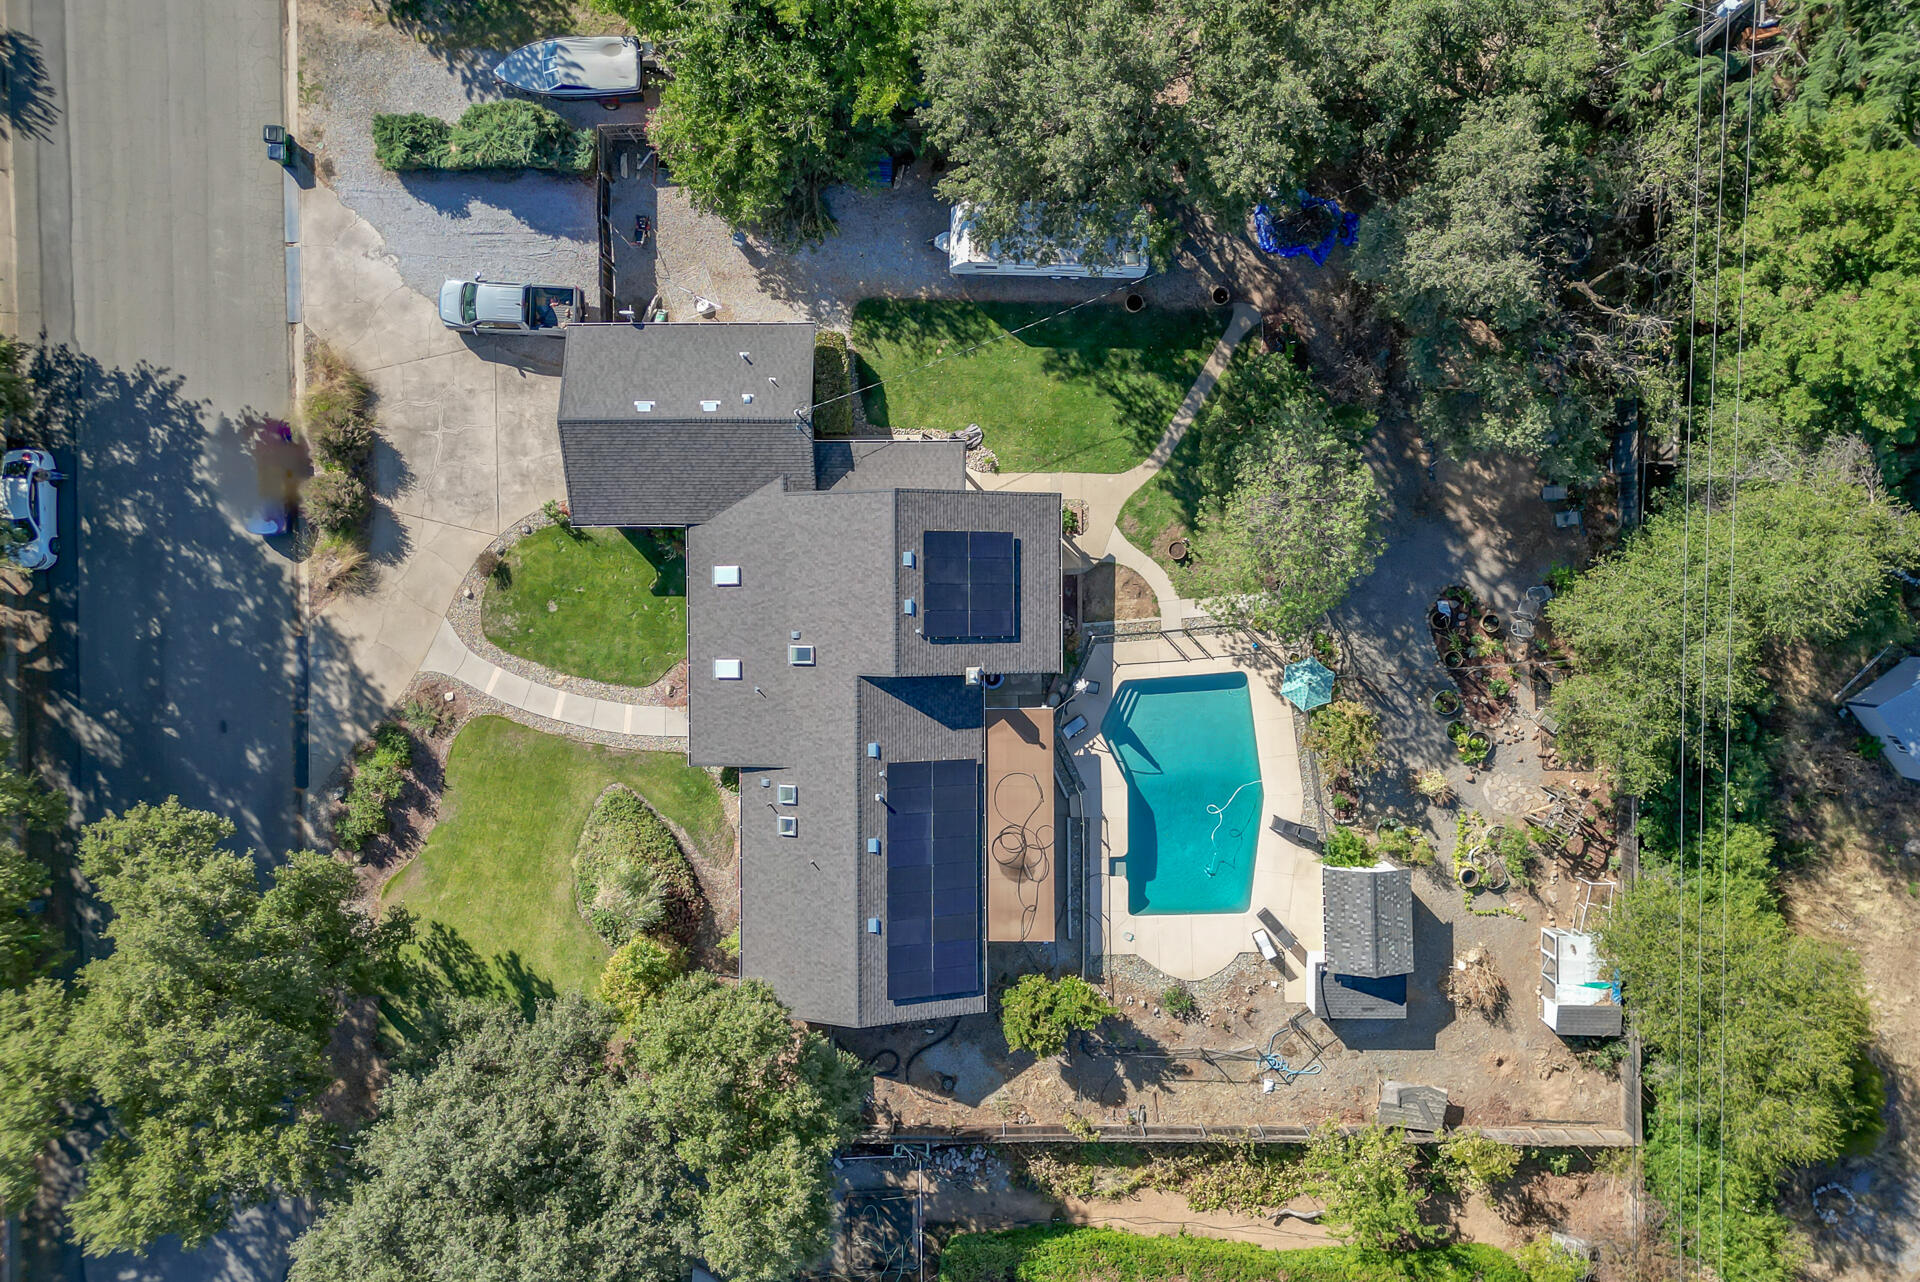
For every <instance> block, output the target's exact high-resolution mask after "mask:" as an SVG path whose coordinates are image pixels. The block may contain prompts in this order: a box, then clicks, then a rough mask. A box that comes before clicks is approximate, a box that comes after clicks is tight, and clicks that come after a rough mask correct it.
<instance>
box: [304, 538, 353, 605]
mask: <svg viewBox="0 0 1920 1282" xmlns="http://www.w3.org/2000/svg"><path fill="white" fill-rule="evenodd" d="M366 568H367V550H366V548H364V547H362V546H361V545H360V544H359V543H357V542H356V541H355V540H354V539H353V538H351V537H350V536H348V535H345V534H328V535H326V536H324V537H322V538H321V539H320V540H319V541H318V542H316V543H315V544H314V545H313V553H312V555H311V556H309V557H308V558H307V573H308V578H309V580H310V581H311V582H312V584H313V588H314V591H316V592H319V593H323V594H324V593H328V592H334V591H338V590H342V589H346V588H351V587H354V586H356V585H357V584H358V583H360V582H361V572H362V571H364V570H365V569H366Z"/></svg>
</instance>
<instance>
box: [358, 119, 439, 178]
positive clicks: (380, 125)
mask: <svg viewBox="0 0 1920 1282" xmlns="http://www.w3.org/2000/svg"><path fill="white" fill-rule="evenodd" d="M452 133H453V127H452V126H451V125H449V124H447V122H446V121H444V120H441V119H439V118H438V117H436V116H427V115H422V114H421V113H420V112H417V111H409V112H407V113H405V114H403V115H376V116H375V117H374V118H373V157H374V159H375V160H378V161H379V162H380V164H381V167H382V168H385V169H391V170H393V171H395V172H396V173H397V172H400V171H402V170H407V169H443V168H445V167H446V163H447V143H448V140H449V138H450V136H451V135H452Z"/></svg>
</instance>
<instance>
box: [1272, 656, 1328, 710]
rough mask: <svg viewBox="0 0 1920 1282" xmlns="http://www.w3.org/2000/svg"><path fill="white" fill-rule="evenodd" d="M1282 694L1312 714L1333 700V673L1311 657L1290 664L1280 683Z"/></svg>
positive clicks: (1299, 707)
mask: <svg viewBox="0 0 1920 1282" xmlns="http://www.w3.org/2000/svg"><path fill="white" fill-rule="evenodd" d="M1280 693H1281V694H1283V695H1285V696H1286V697H1287V698H1288V699H1291V700H1292V701H1293V706H1294V707H1296V708H1298V709H1300V711H1302V712H1312V711H1313V710H1314V709H1315V708H1317V707H1319V706H1320V705H1321V704H1323V703H1326V702H1328V701H1329V700H1331V699H1332V698H1333V673H1332V672H1330V671H1328V670H1327V665H1326V664H1324V663H1322V662H1320V660H1318V659H1315V658H1313V657H1311V656H1309V657H1307V658H1305V659H1302V660H1300V662H1298V663H1289V664H1288V665H1287V670H1286V673H1285V676H1284V679H1283V680H1282V681H1281V683H1280Z"/></svg>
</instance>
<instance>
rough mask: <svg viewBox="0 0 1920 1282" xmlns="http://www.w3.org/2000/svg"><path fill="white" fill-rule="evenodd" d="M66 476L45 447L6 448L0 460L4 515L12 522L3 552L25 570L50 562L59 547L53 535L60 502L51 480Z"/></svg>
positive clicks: (43, 566)
mask: <svg viewBox="0 0 1920 1282" xmlns="http://www.w3.org/2000/svg"><path fill="white" fill-rule="evenodd" d="M66 479H67V478H66V477H65V475H63V474H62V473H61V472H60V471H59V470H58V469H57V468H55V467H54V464H53V455H51V454H49V453H47V452H46V451H45V450H8V451H7V453H6V456H5V458H4V460H0V482H4V484H5V486H6V491H7V517H8V519H10V520H11V521H12V522H13V541H12V542H10V543H9V544H8V545H7V548H6V553H7V555H8V556H10V557H12V558H13V560H14V561H15V562H16V563H18V564H20V565H22V566H25V567H26V568H27V569H29V570H44V569H47V568H49V567H50V566H52V564H53V563H54V561H55V560H56V559H57V557H58V554H59V551H60V540H59V539H58V538H56V537H55V531H56V530H57V529H58V528H59V512H60V503H59V500H58V498H56V497H55V493H54V488H53V484H54V482H55V481H64V480H66Z"/></svg>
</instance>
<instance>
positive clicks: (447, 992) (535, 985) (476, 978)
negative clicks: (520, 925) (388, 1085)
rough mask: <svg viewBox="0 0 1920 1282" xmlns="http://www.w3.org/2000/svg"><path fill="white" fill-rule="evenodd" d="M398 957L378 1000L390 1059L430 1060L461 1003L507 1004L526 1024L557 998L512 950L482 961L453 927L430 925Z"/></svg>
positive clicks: (382, 1029)
mask: <svg viewBox="0 0 1920 1282" xmlns="http://www.w3.org/2000/svg"><path fill="white" fill-rule="evenodd" d="M425 927H426V928H425V930H424V931H422V932H420V933H419V934H417V935H416V936H415V938H414V942H413V946H412V947H411V948H410V949H409V950H407V952H406V953H405V954H404V955H403V956H402V957H401V959H400V961H399V962H398V963H397V964H396V966H395V968H394V973H393V974H392V975H391V976H389V979H388V982H387V984H386V985H385V989H384V991H383V992H382V993H381V995H380V1016H381V1032H382V1035H383V1038H384V1040H386V1041H387V1042H388V1043H389V1044H390V1045H391V1046H392V1047H393V1048H394V1052H395V1057H396V1058H400V1059H414V1058H417V1057H420V1056H430V1055H431V1054H432V1053H433V1052H434V1050H435V1049H437V1048H438V1047H439V1046H440V1045H441V1044H443V1042H444V1041H445V1039H446V1037H447V1035H448V1032H449V1030H450V1029H451V1027H452V1022H453V1016H454V1014H455V1012H456V1010H457V1008H458V1006H459V1005H460V1004H461V1003H463V1002H490V1003H496V1004H506V1005H511V1006H513V1007H515V1008H516V1009H518V1010H519V1012H520V1014H521V1016H522V1017H523V1018H525V1019H528V1020H531V1019H532V1018H533V1017H534V1013H535V1011H536V1010H537V1009H538V1007H539V1005H540V1003H541V1002H544V1001H551V1000H553V998H554V997H555V996H556V990H555V989H554V986H553V983H552V981H550V980H548V979H547V978H546V977H545V976H543V975H541V974H540V973H539V972H537V971H535V970H534V969H533V968H532V967H530V966H528V965H527V963H526V959H525V958H523V957H521V955H520V954H519V952H517V951H511V950H510V951H508V952H505V953H495V954H494V955H493V956H492V957H490V958H489V957H483V956H481V954H480V952H479V950H478V949H476V948H475V947H474V946H473V945H472V944H471V943H469V942H468V941H467V939H466V937H465V936H463V935H462V934H461V933H460V932H459V931H457V930H455V929H454V928H453V927H451V926H448V925H446V924H444V923H442V922H437V921H429V922H426V923H425Z"/></svg>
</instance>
